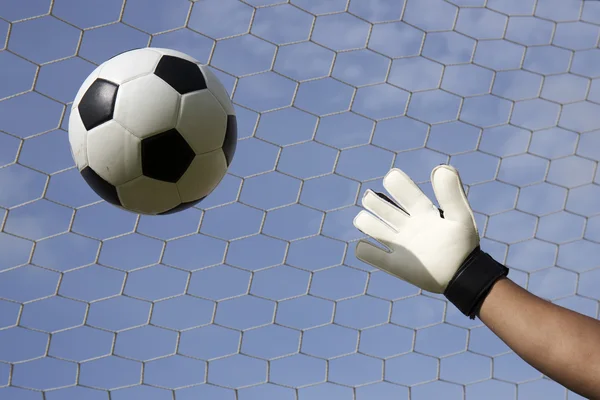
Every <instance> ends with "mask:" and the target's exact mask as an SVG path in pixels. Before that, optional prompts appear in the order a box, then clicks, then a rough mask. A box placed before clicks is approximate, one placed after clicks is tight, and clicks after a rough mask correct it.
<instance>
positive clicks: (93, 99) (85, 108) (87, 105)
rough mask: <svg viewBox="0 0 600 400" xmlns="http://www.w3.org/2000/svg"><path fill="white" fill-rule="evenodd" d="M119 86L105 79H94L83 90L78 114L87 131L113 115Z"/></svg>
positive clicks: (108, 119)
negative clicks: (84, 90)
mask: <svg viewBox="0 0 600 400" xmlns="http://www.w3.org/2000/svg"><path fill="white" fill-rule="evenodd" d="M118 92H119V86H118V85H116V84H114V83H112V82H109V81H107V80H105V79H96V80H95V81H94V83H92V85H91V86H90V87H89V88H88V90H87V91H86V92H85V94H84V95H83V97H82V98H81V101H80V102H79V105H78V106H77V108H78V110H79V115H80V116H81V121H82V122H83V126H85V129H87V130H88V131H90V130H92V129H94V128H95V127H97V126H99V125H102V124H103V123H105V122H108V121H110V120H111V119H112V117H113V112H114V110H115V103H116V102H117V93H118Z"/></svg>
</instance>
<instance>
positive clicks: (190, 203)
mask: <svg viewBox="0 0 600 400" xmlns="http://www.w3.org/2000/svg"><path fill="white" fill-rule="evenodd" d="M204 199H205V197H203V198H201V199H198V200H194V201H188V202H187V203H181V204H179V205H178V206H177V207H173V208H171V209H170V210H167V211H165V212H162V213H160V214H158V215H169V214H175V213H178V212H180V211H184V210H187V209H188V208H192V207H194V206H195V205H196V204H198V203H200V202H201V201H202V200H204Z"/></svg>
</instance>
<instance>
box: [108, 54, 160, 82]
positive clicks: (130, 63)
mask: <svg viewBox="0 0 600 400" xmlns="http://www.w3.org/2000/svg"><path fill="white" fill-rule="evenodd" d="M160 58H161V55H160V53H158V52H156V51H152V50H150V49H138V50H133V51H128V52H127V53H123V54H119V55H118V56H116V57H115V58H113V59H112V60H110V62H108V63H105V64H104V66H103V67H102V69H101V70H100V75H98V78H101V79H106V80H107V81H110V82H113V83H116V84H118V85H122V84H123V83H125V82H129V81H131V80H134V79H136V78H139V77H142V76H144V75H148V74H150V73H152V72H154V69H155V68H156V66H157V65H158V61H159V60H160Z"/></svg>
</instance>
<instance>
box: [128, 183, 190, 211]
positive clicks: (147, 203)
mask: <svg viewBox="0 0 600 400" xmlns="http://www.w3.org/2000/svg"><path fill="white" fill-rule="evenodd" d="M117 192H118V193H119V198H120V199H121V204H123V206H124V207H125V208H127V209H128V210H130V211H134V212H138V213H141V214H160V213H163V212H165V211H169V210H171V209H172V208H175V207H177V206H178V205H179V204H180V203H181V200H180V199H179V192H178V191H177V185H176V184H174V183H168V182H163V181H157V180H156V179H152V178H148V177H145V176H140V177H139V178H136V179H134V180H132V181H130V182H127V183H126V184H124V185H121V186H118V187H117Z"/></svg>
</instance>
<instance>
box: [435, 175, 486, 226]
mask: <svg viewBox="0 0 600 400" xmlns="http://www.w3.org/2000/svg"><path fill="white" fill-rule="evenodd" d="M431 184H432V185H433V191H434V192H435V196H436V198H437V200H438V203H439V204H440V207H441V209H442V210H443V211H444V218H445V219H448V220H451V221H456V222H459V223H461V224H465V225H467V226H469V225H472V226H473V227H474V228H475V229H477V224H476V222H475V217H474V216H473V212H472V211H471V207H470V206H469V202H468V200H467V195H466V194H465V191H464V190H463V185H462V182H461V180H460V176H459V175H458V171H457V170H456V169H455V168H454V167H452V166H450V165H438V166H437V167H435V168H434V169H433V171H432V172H431Z"/></svg>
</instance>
